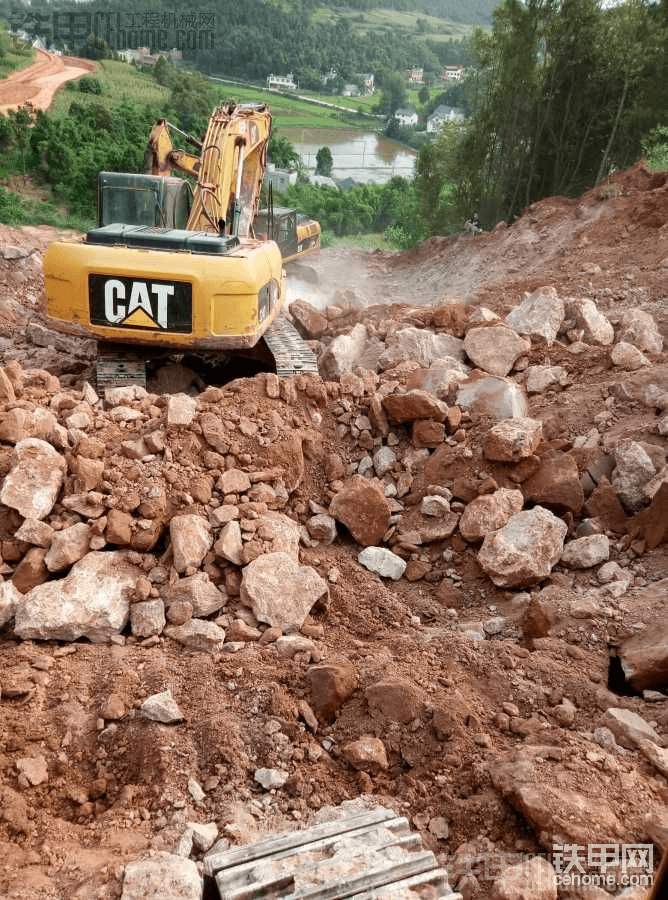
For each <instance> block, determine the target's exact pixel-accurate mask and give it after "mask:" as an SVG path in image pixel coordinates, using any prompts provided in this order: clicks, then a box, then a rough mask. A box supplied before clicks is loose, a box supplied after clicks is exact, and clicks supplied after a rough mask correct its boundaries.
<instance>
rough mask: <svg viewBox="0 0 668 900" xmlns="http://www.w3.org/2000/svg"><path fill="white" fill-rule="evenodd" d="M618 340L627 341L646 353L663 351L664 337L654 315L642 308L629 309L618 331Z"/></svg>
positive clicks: (623, 316)
mask: <svg viewBox="0 0 668 900" xmlns="http://www.w3.org/2000/svg"><path fill="white" fill-rule="evenodd" d="M617 340H618V341H627V342H628V343H629V344H633V346H634V347H637V348H638V350H643V351H644V352H645V353H661V351H662V350H663V338H662V337H661V333H660V331H659V329H658V328H657V325H656V322H655V321H654V319H653V318H652V316H651V315H650V314H649V313H647V312H644V310H642V309H637V308H634V309H627V310H624V312H623V314H622V321H621V322H620V325H619V331H618V333H617Z"/></svg>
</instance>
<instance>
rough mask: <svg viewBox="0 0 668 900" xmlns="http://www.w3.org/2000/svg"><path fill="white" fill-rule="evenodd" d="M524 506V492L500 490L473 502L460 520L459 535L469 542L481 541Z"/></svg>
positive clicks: (477, 498)
mask: <svg viewBox="0 0 668 900" xmlns="http://www.w3.org/2000/svg"><path fill="white" fill-rule="evenodd" d="M523 506H524V497H523V495H522V491H517V490H509V489H508V488H499V490H498V491H494V493H493V494H482V495H481V496H480V497H476V498H475V499H474V500H472V501H471V502H470V503H469V504H468V505H467V507H466V509H465V510H464V512H463V513H462V515H461V518H460V520H459V533H460V534H461V536H462V537H463V538H464V539H465V540H467V541H481V540H482V539H483V538H484V537H485V536H486V535H488V534H491V533H492V532H493V531H497V530H498V529H499V528H503V526H504V525H505V524H506V523H507V521H508V519H509V518H510V517H511V516H514V515H515V514H516V513H518V512H520V511H521V509H522V507H523Z"/></svg>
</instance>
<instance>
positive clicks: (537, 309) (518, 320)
mask: <svg viewBox="0 0 668 900" xmlns="http://www.w3.org/2000/svg"><path fill="white" fill-rule="evenodd" d="M564 313H565V308H564V301H563V300H562V299H561V298H560V297H558V296H557V292H556V290H555V289H554V288H553V287H542V288H538V290H537V291H534V292H533V293H532V294H526V295H525V297H524V299H523V300H522V302H521V303H520V305H519V306H517V307H515V309H513V310H511V312H509V313H508V315H507V316H506V324H507V325H509V326H510V327H511V328H514V329H515V331H517V332H518V334H524V335H526V336H527V337H530V338H532V339H534V340H544V341H546V342H547V343H548V344H551V343H552V342H553V341H554V340H556V337H557V334H558V333H559V329H560V328H561V323H562V322H563V321H564Z"/></svg>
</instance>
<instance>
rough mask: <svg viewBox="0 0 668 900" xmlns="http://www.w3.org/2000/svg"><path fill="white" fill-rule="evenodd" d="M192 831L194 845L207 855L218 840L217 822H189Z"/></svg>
mask: <svg viewBox="0 0 668 900" xmlns="http://www.w3.org/2000/svg"><path fill="white" fill-rule="evenodd" d="M188 828H190V830H191V831H192V836H193V844H194V845H195V847H196V848H197V849H198V850H199V851H200V852H201V853H206V851H207V850H210V849H211V847H213V845H214V844H215V843H216V841H217V840H218V826H217V825H216V823H215V822H207V823H206V824H204V823H202V822H188Z"/></svg>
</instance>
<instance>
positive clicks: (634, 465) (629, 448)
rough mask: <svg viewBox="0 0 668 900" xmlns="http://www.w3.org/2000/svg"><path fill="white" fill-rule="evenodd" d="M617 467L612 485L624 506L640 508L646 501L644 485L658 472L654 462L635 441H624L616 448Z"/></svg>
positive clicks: (613, 474) (634, 508)
mask: <svg viewBox="0 0 668 900" xmlns="http://www.w3.org/2000/svg"><path fill="white" fill-rule="evenodd" d="M615 465H616V468H615V470H614V471H613V473H612V487H613V489H614V490H615V492H616V493H617V495H618V496H619V499H620V500H621V501H622V503H623V504H624V506H626V507H627V508H628V509H630V510H636V509H639V508H640V507H641V506H642V505H643V503H644V502H645V495H644V490H643V489H644V487H645V485H646V484H647V482H648V481H650V479H652V478H653V477H654V475H655V474H656V469H655V468H654V463H653V462H652V460H651V459H650V457H649V456H648V454H647V453H646V452H645V450H644V449H643V447H642V446H641V445H640V444H638V443H636V442H635V441H624V442H623V443H621V444H619V446H617V447H616V448H615Z"/></svg>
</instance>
